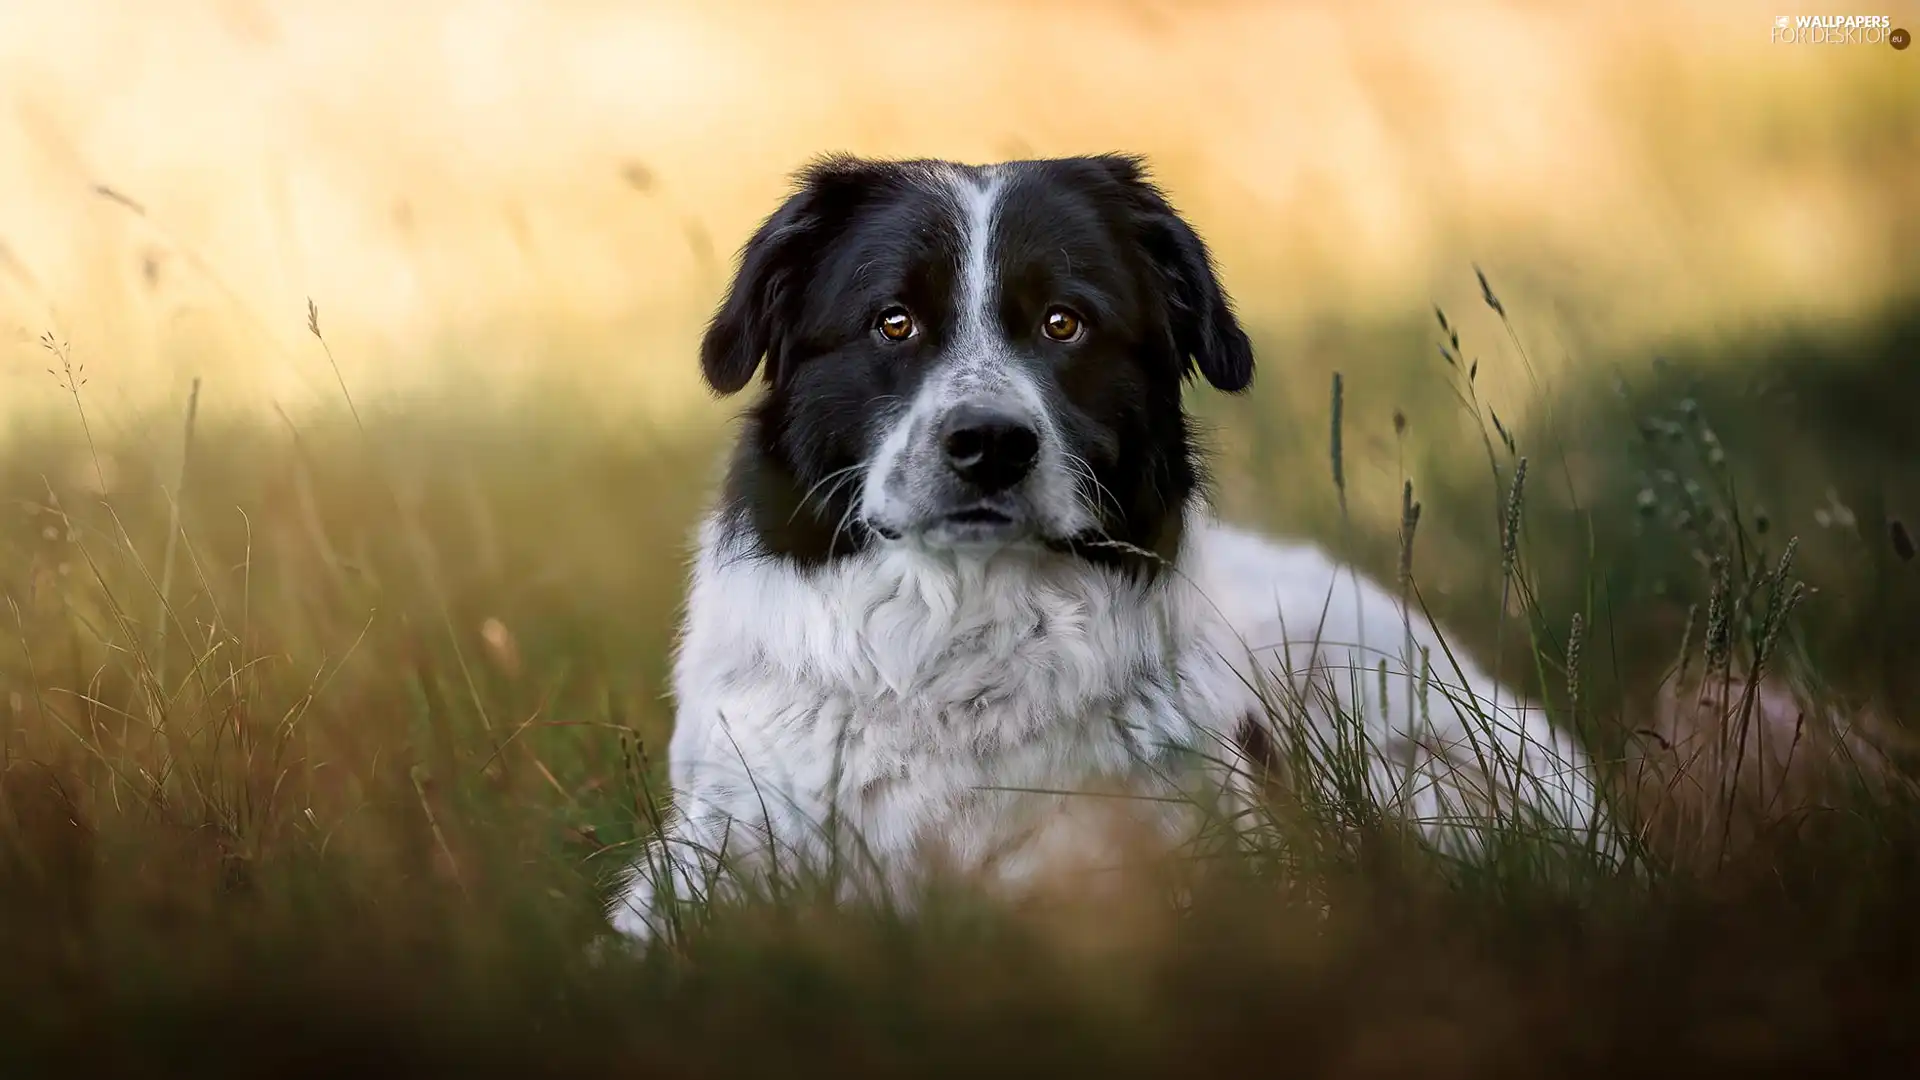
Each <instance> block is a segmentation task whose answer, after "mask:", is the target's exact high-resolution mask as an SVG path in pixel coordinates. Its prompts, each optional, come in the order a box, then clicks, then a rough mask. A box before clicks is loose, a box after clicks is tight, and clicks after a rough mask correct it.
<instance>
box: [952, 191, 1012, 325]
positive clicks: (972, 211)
mask: <svg viewBox="0 0 1920 1080" xmlns="http://www.w3.org/2000/svg"><path fill="white" fill-rule="evenodd" d="M1002 184H1003V179H1002V177H1001V175H1000V173H999V171H998V170H997V169H993V168H988V169H985V170H983V171H980V172H956V173H954V175H953V188H954V196H955V200H956V203H957V207H958V209H959V211H960V251H961V255H960V296H959V298H958V299H959V305H958V312H957V314H958V315H959V318H960V334H959V335H958V336H959V338H960V339H961V340H962V341H963V342H965V344H966V345H969V346H972V347H974V348H980V347H982V346H983V345H985V344H986V342H985V340H984V339H986V338H988V337H989V336H990V334H991V329H990V328H991V327H992V326H993V318H992V306H993V293H994V288H993V286H994V281H993V225H994V218H995V216H996V215H995V212H996V210H997V209H998V206H999V202H1000V189H1001V187H1002Z"/></svg>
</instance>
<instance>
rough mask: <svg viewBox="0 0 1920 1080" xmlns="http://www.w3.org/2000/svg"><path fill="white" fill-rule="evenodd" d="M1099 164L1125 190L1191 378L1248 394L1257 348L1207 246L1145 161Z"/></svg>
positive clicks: (1107, 159)
mask: <svg viewBox="0 0 1920 1080" xmlns="http://www.w3.org/2000/svg"><path fill="white" fill-rule="evenodd" d="M1095 160H1096V161H1097V162H1098V163H1099V164H1100V165H1101V167H1102V168H1104V169H1105V170H1106V172H1107V173H1108V175H1110V176H1111V177H1112V178H1113V179H1114V180H1116V181H1118V182H1119V183H1120V184H1121V185H1122V187H1124V188H1125V189H1126V191H1127V194H1128V199H1129V201H1130V203H1131V205H1132V209H1133V223H1134V228H1135V229H1136V230H1137V232H1138V235H1139V237H1140V242H1141V245H1142V246H1143V247H1144V248H1145V249H1146V252H1147V255H1148V257H1149V258H1151V259H1152V260H1153V264H1154V267H1155V268H1156V269H1157V270H1158V271H1159V273H1160V277H1161V280H1162V284H1163V286H1164V287H1165V289H1166V295H1167V302H1168V304H1169V305H1170V307H1171V308H1172V312H1171V314H1172V318H1173V341H1174V347H1175V348H1177V349H1178V350H1179V351H1180V358H1181V360H1182V361H1183V362H1184V363H1185V364H1186V365H1187V368H1186V371H1187V374H1188V375H1192V373H1193V371H1194V368H1195V367H1196V366H1197V367H1198V368H1199V371H1200V374H1202V375H1204V376H1206V379H1207V382H1209V383H1211V384H1213V386H1214V387H1215V388H1217V389H1220V390H1224V391H1226V392H1228V393H1239V392H1240V391H1242V390H1245V389H1246V388H1247V386H1248V384H1250V383H1252V382H1253V344H1252V342H1250V341H1248V340H1247V333H1246V331H1245V330H1244V329H1242V328H1241V326H1240V319H1239V317H1238V316H1236V315H1235V314H1234V312H1233V301H1232V299H1231V298H1230V297H1229V296H1228V295H1227V291H1226V290H1225V289H1224V288H1222V287H1221V285H1220V278H1219V275H1218V274H1217V273H1216V272H1215V271H1214V267H1213V254H1212V253H1211V252H1209V251H1208V250H1207V245H1206V243H1205V242H1204V241H1202V240H1201V239H1200V236H1199V234H1198V233H1196V232H1194V231H1193V227H1192V226H1190V225H1188V224H1187V222H1186V219H1184V218H1182V217H1181V216H1180V214H1179V212H1178V211H1176V210H1175V209H1174V208H1173V205H1172V204H1171V203H1169V202H1168V201H1167V197H1166V195H1165V194H1164V193H1162V192H1161V190H1160V188H1159V187H1158V186H1157V185H1155V184H1154V183H1153V181H1152V180H1151V179H1149V178H1148V176H1147V172H1146V167H1145V164H1144V163H1143V162H1142V161H1141V159H1139V158H1137V157H1132V156H1129V155H1124V154H1109V155H1105V156H1103V157H1100V158H1096V159H1095Z"/></svg>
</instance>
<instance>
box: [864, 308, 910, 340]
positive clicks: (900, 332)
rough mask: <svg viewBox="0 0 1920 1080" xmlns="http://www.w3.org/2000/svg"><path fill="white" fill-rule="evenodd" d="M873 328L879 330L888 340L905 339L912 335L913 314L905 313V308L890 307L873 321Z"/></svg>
mask: <svg viewBox="0 0 1920 1080" xmlns="http://www.w3.org/2000/svg"><path fill="white" fill-rule="evenodd" d="M873 328H874V329H875V330H878V331H880V336H881V337H883V338H886V339H887V340H888V341H905V340H907V339H908V338H910V337H912V336H913V332H914V325H913V316H912V315H909V314H908V313H907V309H906V308H903V307H890V308H888V309H887V310H885V311H883V312H881V313H880V318H879V319H878V320H877V321H875V323H874V324H873Z"/></svg>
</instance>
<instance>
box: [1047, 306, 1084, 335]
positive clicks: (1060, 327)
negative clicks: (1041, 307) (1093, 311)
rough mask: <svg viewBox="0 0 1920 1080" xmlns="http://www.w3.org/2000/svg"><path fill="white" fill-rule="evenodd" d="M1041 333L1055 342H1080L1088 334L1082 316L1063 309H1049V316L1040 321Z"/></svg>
mask: <svg viewBox="0 0 1920 1080" xmlns="http://www.w3.org/2000/svg"><path fill="white" fill-rule="evenodd" d="M1040 331H1041V332H1042V333H1044V334H1046V335H1047V336H1048V337H1049V338H1052V339H1053V340H1055V341H1078V340H1080V335H1081V334H1083V333H1085V332H1086V326H1085V324H1083V323H1082V322H1081V321H1080V316H1078V315H1075V314H1074V313H1073V312H1071V311H1068V310H1067V309H1066V308H1063V307H1052V308H1048V309H1047V316H1046V318H1044V319H1041V320H1040Z"/></svg>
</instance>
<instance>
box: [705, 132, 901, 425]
mask: <svg viewBox="0 0 1920 1080" xmlns="http://www.w3.org/2000/svg"><path fill="white" fill-rule="evenodd" d="M877 169H878V166H877V165H876V164H875V163H872V162H866V161H861V160H859V159H857V158H851V157H828V158H822V159H820V160H819V161H816V162H814V163H813V164H812V165H809V166H808V167H807V168H805V169H803V170H801V172H800V173H799V174H798V176H797V177H796V178H795V187H794V191H793V193H792V194H791V195H789V196H788V198H787V200H786V202H784V203H782V204H781V205H780V208H779V209H778V210H775V211H774V212H773V213H772V214H771V215H769V216H768V218H767V219H766V220H765V221H764V222H761V224H760V228H759V229H757V230H755V232H754V234H753V237H752V238H751V239H749V240H748V241H747V243H746V246H745V247H743V248H742V249H741V250H740V260H739V267H738V268H737V269H736V270H735V271H734V275H733V281H732V283H731V284H730V285H729V286H728V287H727V295H726V298H725V299H723V300H722V301H721V302H720V307H719V309H718V310H716V311H715V312H714V314H713V318H712V320H711V321H709V322H708V323H707V331H706V334H705V336H704V337H702V338H701V340H700V372H701V374H702V375H704V376H705V377H706V380H707V385H708V386H709V387H711V388H712V390H713V392H714V393H716V394H720V395H722V396H724V395H727V394H733V393H737V392H739V391H740V390H742V389H745V387H746V385H747V383H749V382H751V381H752V379H753V373H754V371H755V370H756V369H757V368H759V366H760V360H761V358H762V357H765V358H766V362H767V368H766V380H767V381H768V382H770V383H771V382H774V381H776V380H777V379H778V378H779V377H780V374H781V372H782V370H783V369H784V365H785V360H786V350H787V347H788V345H789V344H790V343H789V341H788V339H787V334H788V333H789V332H790V330H791V327H792V325H793V323H794V320H795V319H796V318H797V317H798V314H799V312H798V310H797V307H798V302H799V299H800V290H801V289H802V287H803V282H804V281H805V280H806V277H807V274H808V273H809V270H810V268H811V266H812V264H813V262H814V261H815V259H817V258H818V255H819V252H820V249H821V246H822V245H823V243H824V242H825V240H826V238H827V235H828V232H829V230H830V229H831V227H832V225H833V223H834V222H835V221H837V220H840V219H842V218H843V216H844V214H845V213H846V212H847V211H848V210H849V209H851V208H852V207H853V206H854V205H855V204H857V202H858V200H859V199H860V197H861V195H862V193H863V192H865V191H866V190H868V189H869V188H870V186H871V184H872V183H873V181H874V179H875V177H876V175H877Z"/></svg>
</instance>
